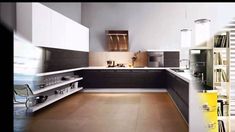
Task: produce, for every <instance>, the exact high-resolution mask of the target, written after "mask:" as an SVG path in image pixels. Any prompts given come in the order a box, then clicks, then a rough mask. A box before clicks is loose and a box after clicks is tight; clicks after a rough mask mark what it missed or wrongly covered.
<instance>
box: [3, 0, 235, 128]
mask: <svg viewBox="0 0 235 132" xmlns="http://www.w3.org/2000/svg"><path fill="white" fill-rule="evenodd" d="M15 7H16V9H15V11H16V15H15V21H16V22H15V24H13V26H12V27H13V29H14V30H15V33H16V34H17V35H19V36H20V37H19V38H17V40H21V37H22V38H24V39H26V41H27V42H29V43H33V44H34V45H36V46H38V47H37V48H39V47H40V48H41V47H42V49H40V48H39V49H38V52H40V53H41V54H42V56H43V57H41V58H37V59H38V60H37V61H41V62H40V66H38V67H37V66H36V68H35V67H34V68H35V69H34V70H38V71H36V81H37V83H36V85H35V87H31V86H30V87H31V88H32V89H33V94H36V95H42V96H43V97H44V99H42V100H40V101H41V102H42V103H41V104H42V105H40V103H39V105H38V106H37V107H34V105H35V104H33V103H35V102H33V101H32V102H30V103H31V104H29V111H31V112H32V113H33V114H35V116H34V115H33V116H32V117H31V118H32V122H29V123H31V124H30V125H28V126H30V127H29V128H27V129H28V131H46V129H49V126H48V124H53V122H55V124H56V125H55V126H53V127H51V128H50V129H52V130H51V131H73V130H81V131H95V130H97V131H150V130H152V131H155V130H159V131H161V130H162V131H172V130H175V131H190V132H193V131H206V129H208V128H207V127H205V126H204V125H205V124H203V122H201V123H200V121H202V120H203V113H202V111H201V109H200V107H199V104H198V102H197V101H198V100H199V99H197V98H198V97H197V96H196V94H197V92H198V88H199V91H201V90H208V89H204V86H206V85H205V84H203V87H201V85H200V86H197V85H198V84H201V83H200V82H204V81H206V84H207V83H209V84H210V83H212V81H211V80H212V79H211V78H212V77H211V72H209V70H208V69H211V67H212V62H211V61H209V60H210V59H209V57H210V53H211V52H209V53H208V54H206V56H203V57H204V58H203V59H201V57H199V60H200V59H201V60H200V62H202V60H203V61H204V63H202V67H203V68H202V71H203V72H202V71H201V69H200V68H199V69H197V68H195V69H190V68H192V65H191V64H194V62H193V61H194V59H193V58H190V57H194V56H193V55H194V54H196V55H198V54H200V53H204V52H203V51H202V49H205V48H208V47H209V46H208V44H210V42H208V43H205V44H204V43H199V42H198V43H199V45H196V44H197V43H196V44H195V42H194V40H195V39H196V38H197V37H198V36H197V32H196V31H197V28H196V26H195V24H196V22H195V21H196V20H202V21H204V18H208V19H210V21H209V22H210V23H211V30H210V34H212V35H214V34H216V33H217V31H219V30H221V29H222V28H223V27H224V26H225V25H226V24H228V23H229V22H230V21H231V20H232V19H233V17H234V16H233V14H232V13H231V10H234V8H233V7H234V4H231V5H227V4H215V3H211V4H201V3H192V4H191V3H190V4H189V3H178V4H175V3H73V4H72V3H71V4H69V3H33V4H31V3H23V4H22V3H16V5H15ZM1 9H2V6H1ZM169 9H171V10H169ZM137 11H138V14H137V13H136V12H137ZM29 12H30V13H31V14H30V13H29ZM214 12H219V13H217V14H215V13H214ZM221 12H222V13H221ZM27 13H29V14H27ZM174 14H177V15H174ZM225 14H226V15H225ZM221 17H222V18H223V19H221ZM61 25H65V26H61ZM183 29H191V30H186V31H189V32H190V33H192V38H191V37H190V38H188V39H189V41H187V42H188V43H186V44H185V43H184V44H182V43H183V42H182V40H183V38H182V36H183V35H182V34H183V33H184V31H185V30H183ZM181 31H182V32H181ZM201 32H202V31H201ZM201 32H200V34H202V33H201ZM79 35H80V36H82V37H78V36H79ZM203 35H204V36H206V35H207V34H203ZM199 37H201V36H199ZM207 37H208V36H207ZM210 37H211V36H210V35H209V38H210ZM202 38H203V37H202ZM207 39H208V38H207ZM22 41H25V40H22ZM19 43H20V42H19ZM64 43H66V44H64ZM200 44H201V45H200ZM14 46H15V45H14ZM40 50H41V51H40ZM192 51H194V52H193V53H194V54H191V53H192ZM198 51H199V53H198ZM17 53H18V52H17ZM19 54H22V53H20V52H19ZM26 57H27V56H26ZM189 60H190V61H189ZM19 61H21V60H19ZM195 61H198V59H195ZM192 62H193V63H192ZM200 64H201V63H200ZM204 64H207V65H204ZM209 64H211V65H209ZM199 66H201V65H199ZM207 66H208V67H207ZM210 66H211V67H210ZM37 68H38V69H37ZM205 69H206V70H205ZM197 70H199V71H200V72H199V73H200V74H198V75H197V77H195V76H193V73H197ZM19 71H20V72H22V71H23V70H21V69H19ZM23 72H24V71H23ZM34 73H35V72H34ZM202 73H203V74H202ZM47 77H48V78H47ZM58 77H59V78H58ZM60 78H63V80H62V82H61V80H60ZM174 78H175V79H174ZM37 79H38V80H37ZM58 79H59V81H58ZM33 81H35V80H33ZM76 82H77V83H76ZM198 82H199V83H198ZM62 84H63V85H62ZM65 85H66V87H65ZM67 87H69V89H66V88H67ZM74 87H75V91H72V92H71V90H73V89H72V88H74ZM200 88H201V89H200ZM209 88H210V87H209ZM55 89H58V91H57V90H56V91H55ZM64 89H65V90H64ZM66 90H68V91H70V92H71V95H70V93H69V92H68V91H67V92H66ZM54 92H56V94H57V95H56V96H55V93H54ZM75 92H76V93H75ZM72 93H73V95H72ZM45 95H46V96H45ZM58 95H61V96H58ZM68 95H69V96H68ZM57 96H58V98H57ZM52 97H56V98H52ZM43 100H44V101H45V102H44V101H43ZM76 100H78V102H76ZM159 100H160V101H159ZM40 101H39V102H40ZM143 102H144V103H143ZM36 105H37V104H36ZM36 105H35V106H36ZM83 105H84V107H83ZM89 105H90V106H89ZM151 105H152V106H154V107H153V108H151ZM196 106H198V107H196ZM110 107H112V108H110ZM160 107H164V108H162V109H161V110H159V109H160ZM92 108H96V110H97V111H96V110H95V111H94V110H92ZM105 108H107V109H105ZM108 108H109V109H108ZM65 109H66V110H65ZM115 109H116V110H117V111H115ZM153 109H154V110H153ZM168 109H171V110H168ZM76 110H79V111H76ZM156 110H159V111H158V112H156ZM86 111H87V112H86ZM103 111H106V112H103ZM120 111H122V113H121V112H120ZM141 111H142V112H141ZM146 111H147V112H146ZM119 112H120V113H119ZM80 113H81V115H80ZM88 113H89V114H90V115H86V114H88ZM92 113H93V114H94V115H96V114H98V115H97V116H94V115H93V114H92ZM141 113H142V114H143V115H141ZM151 113H152V115H151ZM156 113H158V114H159V115H155V114H156ZM170 113H175V115H172V114H170ZM99 114H100V115H99ZM115 114H117V115H119V116H115ZM107 115H108V116H107ZM128 115H129V116H128ZM163 115H165V116H163ZM167 115H171V116H172V117H169V116H167ZM105 116H107V118H105ZM142 116H144V117H142ZM145 116H146V117H145ZM151 116H153V117H156V118H154V119H152V118H151ZM76 117H77V118H76ZM102 117H103V118H102ZM120 117H122V118H120ZM124 117H126V118H124ZM173 117H175V118H176V119H174V118H173ZM113 118H114V119H115V120H114V119H113ZM129 118H130V120H129ZM132 118H133V119H132ZM142 118H143V119H142ZM165 118H166V119H165ZM106 119H107V120H106ZM164 119H165V120H164ZM74 120H75V121H76V122H77V123H74V122H72V121H74ZM44 121H48V123H46V122H44ZM16 122H20V120H17V121H16ZM112 122H113V123H112ZM121 122H125V123H126V125H125V123H121ZM153 122H159V123H156V124H155V123H153ZM176 122H178V123H179V124H178V123H176ZM63 123H64V124H66V125H67V127H66V125H62V124H63ZM99 123H100V124H99ZM115 123H116V124H115ZM128 123H130V124H128ZM132 123H133V124H132ZM168 123H169V124H168ZM173 124H178V125H173ZM60 125H61V126H60ZM98 125H101V126H102V127H98ZM107 125H108V126H110V127H108V126H107ZM112 125H113V127H112ZM212 125H213V124H212ZM39 126H40V127H39ZM76 126H77V127H76ZM39 128H40V129H39Z"/></svg>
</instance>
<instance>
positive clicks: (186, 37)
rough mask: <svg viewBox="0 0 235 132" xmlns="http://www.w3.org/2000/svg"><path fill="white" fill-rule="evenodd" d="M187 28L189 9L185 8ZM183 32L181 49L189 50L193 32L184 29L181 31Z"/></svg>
mask: <svg viewBox="0 0 235 132" xmlns="http://www.w3.org/2000/svg"><path fill="white" fill-rule="evenodd" d="M185 26H186V27H187V26H188V24H187V9H186V7H185ZM180 32H181V48H189V47H190V46H191V33H192V30H191V29H188V28H184V29H181V30H180Z"/></svg>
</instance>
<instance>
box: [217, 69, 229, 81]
mask: <svg viewBox="0 0 235 132" xmlns="http://www.w3.org/2000/svg"><path fill="white" fill-rule="evenodd" d="M214 72H215V81H216V82H228V76H227V74H226V72H225V71H224V69H215V70H214Z"/></svg>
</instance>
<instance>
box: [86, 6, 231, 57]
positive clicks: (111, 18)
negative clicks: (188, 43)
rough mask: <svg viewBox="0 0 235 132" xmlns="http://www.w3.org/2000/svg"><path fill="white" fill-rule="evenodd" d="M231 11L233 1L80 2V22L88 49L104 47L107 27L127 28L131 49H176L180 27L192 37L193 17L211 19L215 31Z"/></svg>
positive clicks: (178, 47) (229, 18)
mask: <svg viewBox="0 0 235 132" xmlns="http://www.w3.org/2000/svg"><path fill="white" fill-rule="evenodd" d="M185 10H187V22H186V20H185ZM234 12H235V3H203V4H200V3H82V24H83V25H85V26H87V27H88V28H89V29H90V51H106V50H107V48H106V47H107V46H106V43H105V30H109V29H127V30H128V31H129V44H130V46H129V47H130V51H138V50H146V49H160V50H175V49H180V30H181V29H182V28H185V27H187V26H186V25H188V27H190V28H191V29H192V35H193V36H194V20H196V19H200V18H207V19H211V33H212V34H214V33H216V32H217V31H218V30H219V29H221V28H222V27H223V26H224V25H225V24H227V23H228V22H229V21H230V20H232V18H233V17H235V14H234ZM193 36H192V41H194V37H193ZM182 54H183V55H187V53H182Z"/></svg>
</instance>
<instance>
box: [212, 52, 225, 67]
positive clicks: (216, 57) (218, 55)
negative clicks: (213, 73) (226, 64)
mask: <svg viewBox="0 0 235 132" xmlns="http://www.w3.org/2000/svg"><path fill="white" fill-rule="evenodd" d="M214 63H215V65H222V64H223V60H222V56H221V53H220V52H214Z"/></svg>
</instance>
